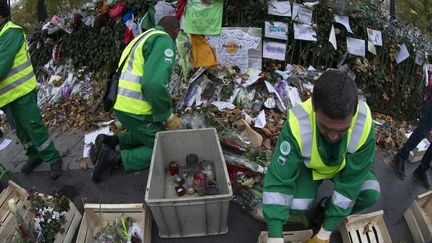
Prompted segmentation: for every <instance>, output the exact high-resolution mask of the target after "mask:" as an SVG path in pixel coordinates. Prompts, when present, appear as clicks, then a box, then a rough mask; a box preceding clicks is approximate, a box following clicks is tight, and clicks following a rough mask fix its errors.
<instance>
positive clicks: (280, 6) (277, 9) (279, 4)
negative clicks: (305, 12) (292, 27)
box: [268, 0, 291, 17]
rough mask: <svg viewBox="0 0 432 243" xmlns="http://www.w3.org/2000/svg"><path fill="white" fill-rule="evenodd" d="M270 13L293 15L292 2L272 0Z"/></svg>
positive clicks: (269, 6) (269, 8) (285, 15)
mask: <svg viewBox="0 0 432 243" xmlns="http://www.w3.org/2000/svg"><path fill="white" fill-rule="evenodd" d="M268 14H269V15H276V16H284V17H290V16H291V4H290V2H289V1H277V0H272V1H269V2H268Z"/></svg>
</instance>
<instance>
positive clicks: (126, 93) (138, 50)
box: [114, 29, 168, 115]
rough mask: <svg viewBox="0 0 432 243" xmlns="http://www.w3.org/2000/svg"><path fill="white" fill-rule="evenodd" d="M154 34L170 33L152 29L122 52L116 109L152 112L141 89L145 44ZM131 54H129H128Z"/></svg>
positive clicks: (129, 111) (142, 113) (137, 113)
mask: <svg viewBox="0 0 432 243" xmlns="http://www.w3.org/2000/svg"><path fill="white" fill-rule="evenodd" d="M153 35H168V34H167V33H165V32H163V31H159V30H155V29H150V30H148V31H146V32H144V33H142V34H141V35H139V36H137V37H136V38H135V39H134V40H132V41H131V42H130V43H129V44H128V45H127V47H126V48H125V50H124V51H123V53H122V56H121V58H120V62H119V68H120V66H121V64H122V63H123V60H125V59H126V58H128V60H127V61H126V62H125V64H124V66H123V69H122V70H121V75H120V79H119V83H118V93H117V99H116V103H115V104H114V109H115V110H118V111H123V112H128V113H131V114H135V115H150V114H152V106H151V104H150V103H149V102H148V101H147V100H146V98H145V97H144V94H143V93H142V89H141V78H142V76H143V75H144V62H145V60H144V55H143V50H142V48H143V45H144V43H145V42H146V40H147V39H148V38H149V37H150V36H153ZM129 53H130V55H129V56H128V54H129Z"/></svg>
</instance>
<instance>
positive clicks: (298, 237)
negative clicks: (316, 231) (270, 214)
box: [258, 230, 313, 243]
mask: <svg viewBox="0 0 432 243" xmlns="http://www.w3.org/2000/svg"><path fill="white" fill-rule="evenodd" d="M282 234H283V238H284V242H285V243H303V242H306V241H307V240H309V239H310V238H311V237H312V234H313V233H312V230H303V231H285V232H282ZM267 239H268V234H267V231H261V234H260V235H259V237H258V243H266V242H267Z"/></svg>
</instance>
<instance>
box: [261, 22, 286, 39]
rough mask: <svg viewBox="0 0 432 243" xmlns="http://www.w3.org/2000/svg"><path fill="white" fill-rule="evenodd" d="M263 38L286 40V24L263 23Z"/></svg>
mask: <svg viewBox="0 0 432 243" xmlns="http://www.w3.org/2000/svg"><path fill="white" fill-rule="evenodd" d="M264 26H265V29H264V36H265V37H268V38H275V39H280V40H287V39H288V23H284V22H278V21H265V25H264Z"/></svg>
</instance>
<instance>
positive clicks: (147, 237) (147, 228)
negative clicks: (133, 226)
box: [143, 206, 152, 243]
mask: <svg viewBox="0 0 432 243" xmlns="http://www.w3.org/2000/svg"><path fill="white" fill-rule="evenodd" d="M144 213H145V215H144V222H143V225H144V243H150V242H151V229H152V217H151V214H150V210H149V208H148V207H147V206H146V207H145V211H144Z"/></svg>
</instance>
